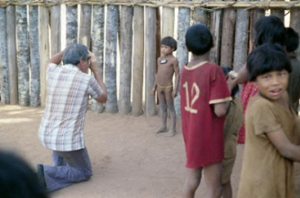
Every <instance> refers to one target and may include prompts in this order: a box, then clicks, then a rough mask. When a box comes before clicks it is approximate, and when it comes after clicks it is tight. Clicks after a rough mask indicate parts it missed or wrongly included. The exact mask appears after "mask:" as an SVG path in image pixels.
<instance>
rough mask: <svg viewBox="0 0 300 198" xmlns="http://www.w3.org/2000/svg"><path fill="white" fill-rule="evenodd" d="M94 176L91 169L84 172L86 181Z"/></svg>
mask: <svg viewBox="0 0 300 198" xmlns="http://www.w3.org/2000/svg"><path fill="white" fill-rule="evenodd" d="M92 176H93V173H92V171H91V170H87V171H85V172H84V177H85V180H86V181H87V180H90V179H91V177H92Z"/></svg>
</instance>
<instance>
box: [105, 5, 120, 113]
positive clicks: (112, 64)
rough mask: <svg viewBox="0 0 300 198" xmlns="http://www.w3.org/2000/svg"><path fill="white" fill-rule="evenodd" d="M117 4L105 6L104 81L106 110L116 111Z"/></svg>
mask: <svg viewBox="0 0 300 198" xmlns="http://www.w3.org/2000/svg"><path fill="white" fill-rule="evenodd" d="M118 17H119V15H118V6H115V5H108V6H107V19H106V22H107V23H106V38H105V40H106V47H105V83H106V88H107V95H108V96H107V102H106V105H105V110H106V112H109V113H116V112H118V103H117V79H116V77H117V70H116V67H117V33H118Z"/></svg>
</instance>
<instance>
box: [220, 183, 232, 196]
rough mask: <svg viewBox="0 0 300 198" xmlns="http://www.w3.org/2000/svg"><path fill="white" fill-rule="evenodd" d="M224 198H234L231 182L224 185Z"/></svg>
mask: <svg viewBox="0 0 300 198" xmlns="http://www.w3.org/2000/svg"><path fill="white" fill-rule="evenodd" d="M222 198H232V188H231V182H230V180H229V181H228V182H227V183H226V184H223V193H222Z"/></svg>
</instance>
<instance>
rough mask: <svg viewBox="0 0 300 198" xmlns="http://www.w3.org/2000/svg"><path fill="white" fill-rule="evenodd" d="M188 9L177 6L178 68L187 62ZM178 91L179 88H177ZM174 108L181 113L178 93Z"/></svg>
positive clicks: (178, 114)
mask: <svg viewBox="0 0 300 198" xmlns="http://www.w3.org/2000/svg"><path fill="white" fill-rule="evenodd" d="M190 15H191V13H190V9H189V8H179V9H178V24H177V25H178V29H177V53H176V57H177V59H178V64H179V69H180V71H181V68H182V67H183V66H184V64H185V63H187V62H188V51H187V48H186V45H185V33H186V31H187V29H188V28H189V27H190ZM178 91H179V90H178ZM174 102H175V110H176V114H177V116H180V115H181V111H180V96H179V94H178V95H177V97H176V98H175V101H174Z"/></svg>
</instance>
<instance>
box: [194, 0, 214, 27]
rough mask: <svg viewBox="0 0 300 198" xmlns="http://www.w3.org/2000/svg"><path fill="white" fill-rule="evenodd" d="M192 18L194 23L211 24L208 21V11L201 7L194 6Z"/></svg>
mask: <svg viewBox="0 0 300 198" xmlns="http://www.w3.org/2000/svg"><path fill="white" fill-rule="evenodd" d="M195 1H203V0H195ZM192 19H193V24H195V23H199V22H201V23H204V24H206V25H207V26H209V25H210V24H209V23H208V13H207V12H206V11H204V10H203V9H201V8H200V7H194V11H193V16H192Z"/></svg>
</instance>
